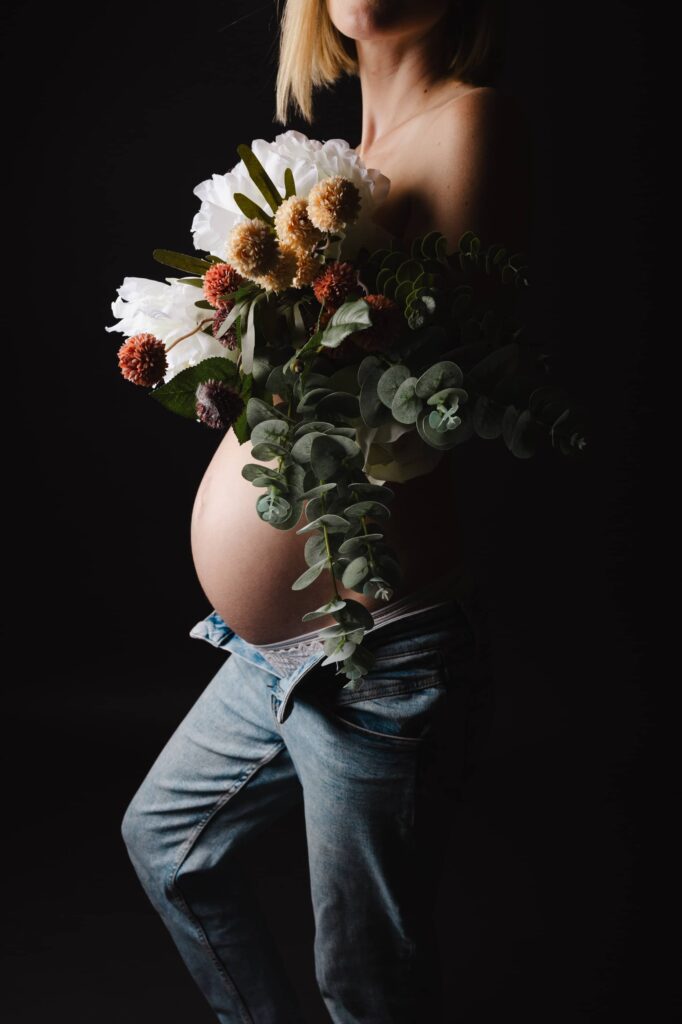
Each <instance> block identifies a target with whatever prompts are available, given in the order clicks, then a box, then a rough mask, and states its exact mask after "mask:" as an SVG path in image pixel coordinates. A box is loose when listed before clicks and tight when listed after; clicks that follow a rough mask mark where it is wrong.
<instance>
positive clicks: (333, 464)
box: [297, 434, 345, 480]
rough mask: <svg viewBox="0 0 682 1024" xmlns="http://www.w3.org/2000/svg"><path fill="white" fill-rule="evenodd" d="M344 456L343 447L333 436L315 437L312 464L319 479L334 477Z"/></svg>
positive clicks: (311, 455)
mask: <svg viewBox="0 0 682 1024" xmlns="http://www.w3.org/2000/svg"><path fill="white" fill-rule="evenodd" d="M297 443H298V442H297ZM344 455H345V451H344V449H343V447H342V446H341V444H340V443H339V441H338V440H337V439H336V438H334V437H332V435H331V434H318V435H317V436H316V437H314V438H313V441H312V444H311V446H310V464H311V467H312V469H313V471H314V473H315V476H316V477H317V479H318V480H329V478H330V477H332V476H334V474H335V473H336V471H337V470H338V468H339V465H340V463H341V459H342V458H343V457H344Z"/></svg>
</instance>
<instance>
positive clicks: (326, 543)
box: [320, 480, 341, 601]
mask: <svg viewBox="0 0 682 1024" xmlns="http://www.w3.org/2000/svg"><path fill="white" fill-rule="evenodd" d="M324 482H325V481H324V480H321V481H320V483H324ZM322 508H323V509H324V512H325V513H326V511H327V496H326V493H323V494H322ZM322 533H323V535H324V546H325V549H326V551H327V561H328V562H329V571H330V572H331V574H332V585H333V587H334V597H335V598H336V600H337V601H340V600H341V595H340V594H339V591H338V588H337V586H336V576H335V574H334V557H333V555H332V549H331V545H330V543H329V533H328V532H327V524H326V523H322Z"/></svg>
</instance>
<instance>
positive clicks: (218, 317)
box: [211, 303, 237, 352]
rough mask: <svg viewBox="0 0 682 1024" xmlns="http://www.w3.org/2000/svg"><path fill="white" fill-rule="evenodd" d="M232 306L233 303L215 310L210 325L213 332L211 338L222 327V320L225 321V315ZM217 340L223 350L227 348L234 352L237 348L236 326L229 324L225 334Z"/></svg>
mask: <svg viewBox="0 0 682 1024" xmlns="http://www.w3.org/2000/svg"><path fill="white" fill-rule="evenodd" d="M233 305H234V303H229V304H225V305H221V306H218V308H217V309H216V311H215V313H214V314H213V323H212V325H211V330H212V331H213V336H214V337H216V336H217V334H218V331H219V330H220V327H221V325H222V322H223V320H224V319H225V317H226V316H227V314H228V313H229V312H230V310H231V309H232V306H233ZM217 340H218V341H219V342H220V344H221V345H222V346H223V348H229V349H231V350H232V351H233V352H234V350H235V349H236V348H237V325H236V324H234V323H233V324H231V325H230V326H229V327H228V328H227V330H226V331H225V333H224V334H222V335H221V336H220V337H219V338H218V339H217Z"/></svg>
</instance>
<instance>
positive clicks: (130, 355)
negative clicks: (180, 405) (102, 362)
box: [118, 332, 168, 388]
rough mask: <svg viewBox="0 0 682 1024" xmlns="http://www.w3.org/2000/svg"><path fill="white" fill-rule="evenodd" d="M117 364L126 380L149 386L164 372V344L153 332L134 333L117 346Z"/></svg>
mask: <svg viewBox="0 0 682 1024" xmlns="http://www.w3.org/2000/svg"><path fill="white" fill-rule="evenodd" d="M118 365H119V367H120V370H121V373H122V374H123V376H124V377H125V378H126V380H131V381H132V382H133V384H139V385H140V386H141V387H144V388H150V387H152V386H153V385H154V384H157V383H158V382H159V381H160V380H162V379H163V375H164V374H165V372H166V367H167V365H168V361H167V359H166V346H165V345H164V343H163V342H162V341H161V340H160V338H157V337H156V335H154V334H149V333H147V332H143V333H142V334H134V335H133V337H132V338H128V340H127V341H125V342H124V343H123V344H122V345H121V347H120V348H119V350H118Z"/></svg>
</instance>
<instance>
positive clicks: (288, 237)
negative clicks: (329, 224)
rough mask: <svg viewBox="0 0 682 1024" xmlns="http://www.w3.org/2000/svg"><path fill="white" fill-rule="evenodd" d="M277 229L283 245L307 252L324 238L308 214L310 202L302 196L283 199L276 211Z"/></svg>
mask: <svg viewBox="0 0 682 1024" xmlns="http://www.w3.org/2000/svg"><path fill="white" fill-rule="evenodd" d="M275 230H276V232H277V235H278V237H279V240H280V242H281V243H282V245H286V246H288V247H289V248H290V249H295V250H296V251H297V252H300V253H306V252H309V251H310V249H312V248H313V246H314V245H315V244H316V242H319V241H321V240H322V239H323V238H324V234H323V232H322V231H320V230H319V228H316V227H315V225H314V224H312V223H311V221H310V218H309V216H308V202H307V200H306V199H304V198H303V197H302V196H289V197H288V199H284V200H282V202H281V203H280V205H279V206H278V207H277V212H276V213H275Z"/></svg>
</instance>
